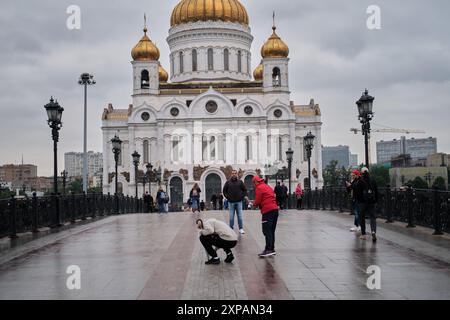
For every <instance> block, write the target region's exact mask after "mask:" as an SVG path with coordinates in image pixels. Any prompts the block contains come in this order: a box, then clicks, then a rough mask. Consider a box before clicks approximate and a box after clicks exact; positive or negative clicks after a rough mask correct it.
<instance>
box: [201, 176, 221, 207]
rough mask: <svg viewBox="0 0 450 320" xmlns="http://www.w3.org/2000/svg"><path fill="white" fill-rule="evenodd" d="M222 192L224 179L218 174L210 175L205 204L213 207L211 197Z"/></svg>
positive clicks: (207, 179) (207, 178)
mask: <svg viewBox="0 0 450 320" xmlns="http://www.w3.org/2000/svg"><path fill="white" fill-rule="evenodd" d="M220 192H222V179H221V178H220V176H219V175H218V174H216V173H210V174H208V176H207V177H206V179H205V204H206V206H207V207H208V208H210V207H211V196H212V195H213V194H216V195H217V194H219V193H220Z"/></svg>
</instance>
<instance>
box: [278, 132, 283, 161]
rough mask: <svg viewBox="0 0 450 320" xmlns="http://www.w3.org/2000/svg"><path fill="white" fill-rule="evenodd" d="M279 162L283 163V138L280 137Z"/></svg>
mask: <svg viewBox="0 0 450 320" xmlns="http://www.w3.org/2000/svg"><path fill="white" fill-rule="evenodd" d="M278 160H280V161H283V138H282V137H278Z"/></svg>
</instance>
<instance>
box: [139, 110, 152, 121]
mask: <svg viewBox="0 0 450 320" xmlns="http://www.w3.org/2000/svg"><path fill="white" fill-rule="evenodd" d="M141 119H142V120H144V121H148V120H149V119H150V114H149V113H148V112H142V114H141Z"/></svg>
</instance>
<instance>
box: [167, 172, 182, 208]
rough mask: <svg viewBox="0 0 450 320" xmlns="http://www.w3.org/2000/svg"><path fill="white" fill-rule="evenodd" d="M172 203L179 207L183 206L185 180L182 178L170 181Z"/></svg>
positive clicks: (174, 178)
mask: <svg viewBox="0 0 450 320" xmlns="http://www.w3.org/2000/svg"><path fill="white" fill-rule="evenodd" d="M170 202H171V204H172V205H175V206H177V207H179V206H182V205H183V180H181V178H180V177H173V178H172V179H170Z"/></svg>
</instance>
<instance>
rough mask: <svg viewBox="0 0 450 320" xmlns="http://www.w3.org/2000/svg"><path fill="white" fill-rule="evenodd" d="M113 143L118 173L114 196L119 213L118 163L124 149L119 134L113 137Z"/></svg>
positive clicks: (117, 173)
mask: <svg viewBox="0 0 450 320" xmlns="http://www.w3.org/2000/svg"><path fill="white" fill-rule="evenodd" d="M111 143H112V151H113V153H114V161H115V162H116V174H115V180H116V181H115V182H116V188H115V193H114V197H115V198H116V214H117V213H119V194H118V187H119V182H118V175H119V170H118V163H119V155H120V152H121V151H122V140H120V139H119V137H118V136H117V135H115V136H114V138H112V139H111Z"/></svg>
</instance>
